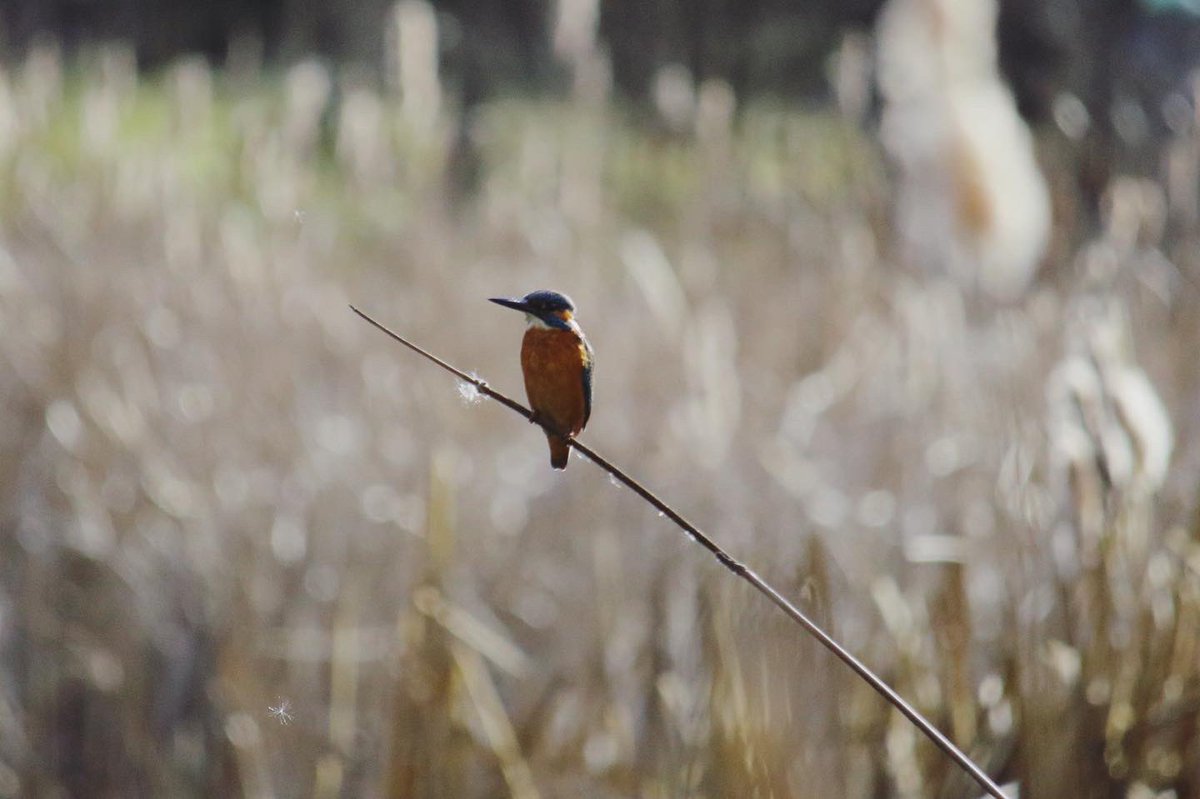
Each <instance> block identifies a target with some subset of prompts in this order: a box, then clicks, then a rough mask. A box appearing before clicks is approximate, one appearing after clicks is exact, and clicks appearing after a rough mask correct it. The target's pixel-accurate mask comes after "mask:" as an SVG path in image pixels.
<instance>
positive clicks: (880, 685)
mask: <svg viewBox="0 0 1200 799" xmlns="http://www.w3.org/2000/svg"><path fill="white" fill-rule="evenodd" d="M350 310H352V311H354V313H356V314H358V315H359V316H360V317H362V318H363V319H364V320H365V321H366V322H368V323H370V324H371V325H373V326H374V327H376V328H377V329H379V330H380V331H382V332H383V333H385V334H386V335H388V336H389V337H391V338H392V339H394V340H395V341H397V342H399V343H400V344H403V345H404V346H405V347H408V348H409V349H410V350H412V351H414V352H416V353H417V354H418V355H420V356H422V357H423V358H425V359H426V360H429V361H431V362H433V363H435V364H437V365H438V366H440V367H441V368H442V369H445V370H446V371H448V372H450V373H451V374H453V375H455V376H456V377H458V378H459V379H460V380H462V381H464V382H466V383H469V384H470V385H472V386H474V387H475V389H476V390H477V391H479V393H480V394H483V395H484V396H487V397H489V398H491V399H493V400H495V401H496V402H499V403H500V404H501V405H504V406H505V407H507V408H509V409H510V410H512V411H514V412H516V413H518V414H520V415H521V416H523V417H525V418H526V419H528V420H530V421H534V419H533V413H532V411H530V410H529V409H528V408H526V407H525V406H524V405H522V404H521V403H519V402H517V401H515V400H513V399H511V398H510V397H508V396H506V395H505V394H503V393H501V392H499V391H497V390H495V389H493V388H492V387H491V386H489V385H488V384H487V383H486V382H485V381H483V380H481V379H480V378H478V377H475V376H473V375H470V374H468V373H466V372H464V371H462V370H461V369H458V368H457V367H455V366H453V365H451V364H449V363H447V362H446V361H444V360H442V359H441V358H438V357H437V356H436V355H433V354H432V353H430V352H428V351H426V350H424V349H422V348H421V347H419V346H417V345H416V344H413V343H412V342H411V341H408V340H407V339H405V338H404V337H402V336H400V335H399V334H398V333H396V332H394V331H392V330H391V329H389V328H388V327H386V326H385V325H383V324H382V323H380V322H378V321H376V320H375V319H374V318H372V317H371V316H370V315H368V314H366V313H364V312H363V311H361V310H359V309H358V308H356V307H355V306H353V305H351V306H350ZM538 423H539V424H541V425H542V427H544V428H545V429H546V430H547V431H548V432H552V433H559V434H561V433H560V431H557V430H554V429H553V428H552V427H551V426H550V425H548V424H547V423H545V422H544V421H541V420H538ZM568 441H569V443H570V445H571V446H572V447H574V448H575V449H576V450H578V451H579V452H580V453H582V454H583V455H585V456H586V457H587V458H588V459H589V460H591V461H592V462H593V463H595V464H596V465H597V466H599V467H600V468H601V469H603V470H604V471H606V472H608V473H609V474H610V475H612V476H613V477H614V478H616V479H617V480H619V481H620V482H621V483H623V484H624V485H625V486H626V487H628V488H629V489H630V490H631V491H633V492H634V493H635V494H637V495H638V496H640V497H641V498H642V499H644V500H645V501H646V502H647V503H649V504H650V505H651V506H653V507H654V508H655V509H656V510H658V511H659V512H660V513H661V514H662V515H664V516H666V517H667V518H669V519H670V520H671V521H673V522H674V523H675V524H676V525H677V526H678V527H679V528H680V529H681V530H683V531H684V532H685V533H687V535H688V537H689V538H691V539H692V540H693V541H695V542H696V543H697V544H699V545H700V546H702V547H704V548H705V549H707V550H708V551H709V552H710V553H712V555H713V556H714V557H715V558H716V559H717V561H718V562H720V564H721V565H722V566H724V567H725V568H726V569H728V570H729V571H730V572H732V573H733V574H734V575H736V576H737V577H740V578H741V579H743V580H745V581H746V582H747V583H749V584H750V585H751V586H753V587H754V589H755V590H756V591H758V592H759V593H760V594H762V595H763V596H765V597H766V598H767V599H769V600H770V601H771V602H772V603H774V604H775V605H776V606H777V607H778V608H779V609H780V610H782V611H783V612H784V613H786V614H787V615H788V617H789V618H791V619H792V620H793V621H794V622H796V623H797V624H799V625H800V626H801V627H803V628H804V629H805V630H806V631H807V632H808V633H809V634H810V635H812V636H813V637H814V638H816V639H817V640H818V641H819V642H820V643H821V644H822V645H823V646H824V647H825V648H826V649H828V650H829V651H830V652H832V653H833V654H834V655H836V656H837V657H838V659H840V660H841V661H842V662H843V663H845V664H846V665H847V666H849V667H850V669H851V670H853V671H854V673H855V674H857V675H858V676H859V677H860V678H861V679H863V680H864V681H865V682H866V683H868V684H869V685H870V686H871V687H872V688H873V689H875V691H876V692H878V693H879V694H880V695H881V696H882V697H883V698H884V699H885V700H887V701H888V702H889V703H890V704H891V705H892V706H893V707H895V708H896V709H897V710H899V711H900V712H901V713H902V714H903V715H904V716H905V717H906V718H907V719H908V720H909V721H910V722H912V723H913V725H914V726H916V727H917V729H919V730H920V731H921V732H922V733H924V734H925V736H926V737H928V738H929V739H930V740H931V741H932V742H933V743H934V744H935V745H936V746H937V747H938V748H939V749H941V750H942V751H943V752H944V753H945V754H946V755H947V756H948V757H950V758H951V759H952V760H954V762H955V763H957V764H958V765H959V766H960V767H961V768H962V769H963V770H964V771H966V772H967V773H968V774H969V775H970V776H971V777H972V779H974V780H975V781H976V782H977V783H979V785H980V787H982V788H983V789H984V791H986V792H987V794H988V795H989V796H992V797H995V799H1005V795H1004V793H1003V792H1002V791H1001V790H1000V786H999V785H998V784H997V783H996V782H994V781H993V780H992V779H991V778H990V777H989V776H988V775H987V774H986V773H985V772H984V771H983V769H982V768H980V767H979V766H978V765H977V764H976V763H975V762H974V761H972V760H971V759H970V758H969V757H967V755H966V754H965V753H963V751H962V750H960V749H959V748H958V747H957V746H955V744H954V742H953V741H951V740H950V739H949V738H948V737H947V736H946V735H945V734H944V733H942V732H941V731H940V730H939V729H938V728H937V727H935V726H934V725H933V723H932V722H930V721H929V720H928V719H926V718H925V717H924V716H923V715H922V714H921V713H920V712H919V711H918V710H917V709H916V708H914V707H913V706H912V705H910V704H909V703H908V702H907V701H906V700H905V699H904V697H902V696H900V694H899V693H897V692H896V691H895V690H894V689H893V688H892V687H891V686H890V685H888V684H887V683H886V682H884V681H883V679H882V678H880V677H879V676H878V675H876V674H875V673H874V672H873V671H871V669H870V668H868V667H867V666H866V665H865V664H863V663H862V662H861V661H860V660H859V659H858V658H856V657H855V656H854V655H853V654H852V653H851V652H850V651H849V650H847V649H846V648H845V647H843V646H842V645H841V644H840V643H838V642H837V641H836V640H835V639H834V638H833V637H832V636H830V635H829V634H828V633H826V632H825V631H824V630H823V629H822V628H821V627H820V626H818V625H817V624H816V623H815V622H813V621H812V620H811V619H809V618H808V616H807V615H805V614H804V613H803V612H802V611H801V610H800V609H799V608H798V607H796V605H794V604H792V603H791V602H790V601H789V600H788V599H787V598H786V597H784V596H783V595H782V594H780V593H779V591H777V590H776V589H775V588H774V587H773V586H771V584H770V583H768V582H767V581H766V580H765V579H763V578H762V577H760V576H759V575H758V574H757V573H756V572H755V571H754V570H753V569H751V568H749V567H748V566H746V565H745V564H743V563H742V562H740V561H739V560H737V559H736V558H734V557H733V556H732V555H730V554H729V553H728V552H726V551H725V550H724V549H722V548H721V546H720V545H718V544H717V543H716V542H715V541H713V539H711V538H709V536H708V535H707V534H705V533H704V532H703V531H701V530H700V529H699V528H698V527H696V525H694V524H692V523H691V522H689V521H688V520H687V519H685V518H684V517H683V516H682V515H680V514H679V512H678V511H676V510H675V509H674V508H672V507H671V506H670V505H668V504H667V503H666V502H664V501H663V500H662V499H660V498H659V497H658V496H656V495H655V494H654V493H653V492H651V491H650V490H649V489H648V488H646V487H645V486H643V485H642V484H641V483H639V482H638V481H636V480H634V479H633V478H632V477H630V476H629V475H628V474H626V473H625V472H624V470H622V469H620V468H619V467H617V466H616V465H614V464H613V463H611V462H610V461H609V460H607V459H606V458H604V457H602V456H601V455H599V454H598V453H597V452H596V451H595V450H593V449H592V448H591V447H589V446H587V445H585V444H583V443H581V442H579V441H577V440H575V439H572V438H569V437H568Z"/></svg>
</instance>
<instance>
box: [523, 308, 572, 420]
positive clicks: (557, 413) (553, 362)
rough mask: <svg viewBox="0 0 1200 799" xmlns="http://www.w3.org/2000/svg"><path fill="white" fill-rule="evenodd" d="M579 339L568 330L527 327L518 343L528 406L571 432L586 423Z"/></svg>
mask: <svg viewBox="0 0 1200 799" xmlns="http://www.w3.org/2000/svg"><path fill="white" fill-rule="evenodd" d="M587 364H588V353H587V347H586V345H585V344H584V342H583V339H582V338H581V337H580V336H578V335H576V334H575V333H574V332H572V331H570V330H559V329H555V328H551V329H548V330H547V329H544V328H539V327H531V328H529V330H527V331H526V332H525V339H524V341H523V342H522V344H521V371H522V372H523V373H524V375H525V393H526V394H527V395H528V396H529V405H530V406H531V407H532V408H533V410H534V411H536V412H537V413H539V414H542V415H543V416H544V417H546V418H547V419H548V420H549V421H551V422H552V423H553V424H554V425H555V426H556V427H558V428H560V429H561V430H563V431H564V432H565V433H567V434H569V435H575V434H577V433H578V432H579V431H580V430H582V429H583V426H584V424H585V423H586V422H587V400H586V398H585V394H584V392H585V387H584V369H585V367H586V366H587Z"/></svg>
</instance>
